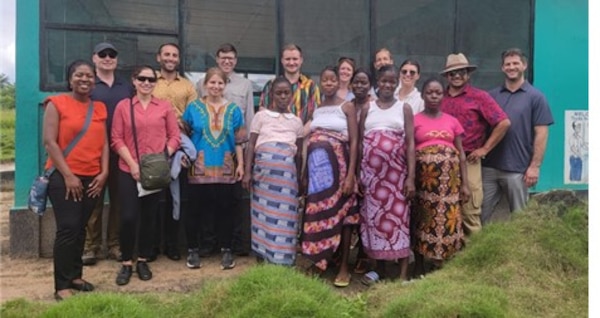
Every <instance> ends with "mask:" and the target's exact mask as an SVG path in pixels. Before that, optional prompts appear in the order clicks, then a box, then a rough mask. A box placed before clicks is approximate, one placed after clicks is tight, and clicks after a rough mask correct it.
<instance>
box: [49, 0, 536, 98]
mask: <svg viewBox="0 0 600 318" xmlns="http://www.w3.org/2000/svg"><path fill="white" fill-rule="evenodd" d="M533 3H534V0H529V1H524V0H505V1H494V0H479V1H469V0H420V1H409V0H345V1H318V0H305V1H285V0H196V1H185V0H145V1H141V0H102V1H90V0H52V1H50V0H47V1H42V0H40V5H41V11H40V12H41V15H42V16H41V25H42V32H41V52H42V54H41V56H40V59H41V85H40V86H41V88H42V90H44V91H50V90H64V89H65V87H66V82H65V65H67V64H68V63H69V62H71V61H73V60H75V59H80V58H83V59H90V58H91V54H92V50H93V47H94V45H95V44H96V43H98V42H101V41H109V42H112V43H113V44H114V45H115V46H116V47H117V48H118V49H119V67H118V70H119V72H120V73H122V74H126V75H128V74H129V72H130V71H131V69H132V67H133V66H134V65H138V64H149V65H153V66H156V67H158V65H157V64H156V60H155V55H156V51H157V49H158V47H159V46H160V45H161V44H163V43H166V42H176V43H179V44H180V46H181V49H182V52H181V63H182V64H181V67H180V70H181V71H182V72H188V73H190V74H192V73H193V74H196V73H201V72H204V71H205V70H206V68H208V67H211V66H215V65H216V62H215V55H214V54H215V51H216V50H217V48H218V46H219V45H220V44H222V43H225V42H229V43H232V44H233V45H234V46H235V47H236V48H237V50H238V64H237V67H236V71H237V72H239V73H241V74H243V75H244V76H246V77H248V78H250V79H251V80H252V81H253V82H254V83H255V89H257V88H258V87H259V86H261V83H262V82H264V79H265V78H266V77H268V78H271V77H272V74H276V73H280V71H281V70H280V68H281V67H280V65H279V51H280V48H281V46H282V45H284V44H286V43H295V44H297V45H299V46H300V47H301V48H302V50H303V55H304V64H303V66H302V71H303V73H305V74H307V75H309V76H311V77H313V78H314V77H318V74H319V73H320V71H321V70H322V69H323V67H324V66H326V65H333V64H335V63H336V62H337V59H338V58H339V57H340V56H348V57H352V58H354V59H355V60H356V61H357V66H362V67H372V61H373V54H374V52H375V50H376V49H378V48H380V47H386V48H388V49H390V51H391V52H392V53H393V58H394V61H395V63H396V64H397V65H398V64H400V63H401V62H402V61H403V60H404V59H406V58H409V57H410V58H413V59H416V60H418V61H419V62H420V64H421V66H422V75H421V78H422V79H425V78H427V77H429V76H432V75H438V73H439V71H441V69H442V68H443V66H444V64H445V60H446V56H447V55H448V54H450V53H453V52H463V53H465V54H466V55H467V57H468V58H469V61H470V62H471V63H472V64H477V65H478V66H479V67H478V70H477V72H476V73H475V74H474V75H473V77H472V82H473V84H474V85H476V86H479V87H482V88H485V89H487V88H491V87H493V86H496V85H498V83H499V82H501V80H502V73H501V72H500V57H499V56H500V53H501V52H502V51H503V50H505V49H507V48H509V47H519V48H521V49H522V50H523V51H524V52H532V51H533V50H532V43H533V39H532V23H533V19H532V16H531V15H532V12H533ZM530 55H531V54H530ZM530 59H531V56H530ZM532 64H533V63H532V62H531V61H530V63H529V65H532ZM528 72H529V74H528V75H529V78H530V79H531V75H532V74H533V73H532V70H531V67H530V68H529V69H528Z"/></svg>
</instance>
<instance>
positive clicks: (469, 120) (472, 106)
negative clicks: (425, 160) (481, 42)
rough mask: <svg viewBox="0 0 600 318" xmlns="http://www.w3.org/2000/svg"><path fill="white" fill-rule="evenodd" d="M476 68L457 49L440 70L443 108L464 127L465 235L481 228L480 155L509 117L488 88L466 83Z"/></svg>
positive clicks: (503, 129) (497, 139) (494, 141)
mask: <svg viewBox="0 0 600 318" xmlns="http://www.w3.org/2000/svg"><path fill="white" fill-rule="evenodd" d="M476 68H477V66H476V65H471V64H469V61H468V60H467V58H466V57H465V55H464V54H462V53H458V54H450V55H448V58H447V59H446V67H445V68H444V70H443V71H442V72H440V74H442V75H443V76H444V77H446V79H447V80H448V88H447V89H446V93H445V96H444V98H443V99H442V111H443V112H445V113H448V114H450V115H452V116H454V117H456V118H457V119H458V121H459V122H460V123H461V125H462V126H463V128H464V129H465V134H464V136H463V149H464V151H465V155H466V156H467V178H468V180H467V181H468V182H469V188H470V190H471V197H470V198H469V200H468V201H467V202H464V203H463V205H462V217H463V229H464V231H465V233H466V234H467V235H469V234H471V233H475V232H478V231H480V230H481V204H482V202H483V185H482V181H481V159H484V158H485V156H486V155H487V154H488V153H489V152H490V151H491V150H492V149H494V147H495V146H496V145H497V144H498V142H500V140H502V138H503V137H504V134H506V131H507V130H508V128H509V127H510V120H509V119H508V117H507V116H506V114H505V113H504V111H502V109H501V108H500V106H498V104H497V103H496V101H494V99H493V98H492V97H491V96H490V95H489V94H488V93H487V92H485V91H483V90H481V89H478V88H475V87H473V86H471V85H470V84H469V79H470V75H471V73H472V72H473V71H474V70H475V69H476Z"/></svg>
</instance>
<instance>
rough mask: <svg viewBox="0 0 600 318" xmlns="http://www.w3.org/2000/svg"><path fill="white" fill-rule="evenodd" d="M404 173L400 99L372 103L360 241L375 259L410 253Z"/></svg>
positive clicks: (365, 143)
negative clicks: (384, 104) (384, 103)
mask: <svg viewBox="0 0 600 318" xmlns="http://www.w3.org/2000/svg"><path fill="white" fill-rule="evenodd" d="M406 176H407V162H406V146H405V143H404V111H403V106H402V104H401V103H400V102H396V103H395V104H394V105H392V106H391V107H390V108H388V109H381V108H379V106H377V104H376V103H375V102H371V103H370V106H369V111H368V113H367V118H366V121H365V133H364V137H363V159H362V162H361V175H360V179H361V183H362V185H363V189H364V199H363V204H362V206H361V216H362V224H361V240H362V244H363V247H364V251H365V253H366V254H367V255H368V256H369V257H371V258H373V259H377V260H395V259H398V258H405V257H408V256H409V254H410V236H409V222H410V209H409V202H408V200H407V199H406V198H405V197H404V195H403V194H402V190H403V188H404V180H405V179H406Z"/></svg>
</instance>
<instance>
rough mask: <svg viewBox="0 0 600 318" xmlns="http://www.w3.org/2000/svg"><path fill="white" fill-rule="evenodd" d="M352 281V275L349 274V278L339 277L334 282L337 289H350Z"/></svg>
mask: <svg viewBox="0 0 600 318" xmlns="http://www.w3.org/2000/svg"><path fill="white" fill-rule="evenodd" d="M351 279H352V275H350V273H348V276H346V277H344V278H342V277H340V276H337V277H336V278H335V280H334V281H333V285H334V286H335V287H348V285H350V280H351Z"/></svg>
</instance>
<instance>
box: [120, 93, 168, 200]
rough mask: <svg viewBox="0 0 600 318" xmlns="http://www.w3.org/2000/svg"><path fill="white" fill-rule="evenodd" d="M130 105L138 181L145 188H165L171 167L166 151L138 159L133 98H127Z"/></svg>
mask: <svg viewBox="0 0 600 318" xmlns="http://www.w3.org/2000/svg"><path fill="white" fill-rule="evenodd" d="M129 105H130V106H131V107H130V108H131V129H132V130H133V141H134V143H135V155H136V158H137V161H138V164H139V165H140V183H141V184H142V188H144V189H146V190H157V189H165V188H167V187H168V186H169V184H170V183H171V168H170V166H169V162H168V160H167V151H166V149H165V151H164V152H159V153H150V154H145V155H143V156H142V158H141V159H140V152H139V149H138V142H137V132H136V128H135V119H134V114H133V113H134V109H133V99H129Z"/></svg>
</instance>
